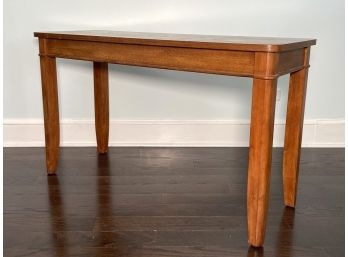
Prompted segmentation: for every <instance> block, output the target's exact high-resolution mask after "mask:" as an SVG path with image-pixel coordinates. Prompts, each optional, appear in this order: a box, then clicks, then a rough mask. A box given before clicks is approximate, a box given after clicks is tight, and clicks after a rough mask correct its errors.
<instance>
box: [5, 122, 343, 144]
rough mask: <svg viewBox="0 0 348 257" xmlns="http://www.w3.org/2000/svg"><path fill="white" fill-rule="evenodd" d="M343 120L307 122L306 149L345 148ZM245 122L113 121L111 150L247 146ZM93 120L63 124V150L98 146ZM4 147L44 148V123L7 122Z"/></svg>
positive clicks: (279, 131)
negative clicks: (69, 147)
mask: <svg viewBox="0 0 348 257" xmlns="http://www.w3.org/2000/svg"><path fill="white" fill-rule="evenodd" d="M344 124H345V123H344V120H342V119H335V120H305V122H304V131H303V139H302V146H303V147H344ZM284 128H285V126H284V121H276V122H275V127H274V146H276V147H280V146H283V141H284ZM248 143H249V121H246V120H227V121H217V120H208V121H206V120H203V121H197V120H189V121H187V120H186V121H178V120H173V121H164V120H145V121H140V120H111V121H110V136H109V144H110V146H217V147H218V146H226V147H232V146H248ZM95 145H96V141H95V132H94V121H93V120H62V121H61V146H95ZM4 146H5V147H29V146H34V147H36V146H44V126H43V121H42V120H28V119H23V120H13V119H7V120H5V121H4Z"/></svg>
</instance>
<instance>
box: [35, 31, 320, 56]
mask: <svg viewBox="0 0 348 257" xmlns="http://www.w3.org/2000/svg"><path fill="white" fill-rule="evenodd" d="M34 36H35V37H39V38H50V39H66V40H80V41H81V40H82V41H92V42H108V43H119V44H140V45H155V46H172V47H189V48H202V49H221V50H236V51H262V52H281V51H289V50H294V49H299V48H304V47H309V46H311V45H315V44H316V39H304V38H281V37H244V36H217V35H196V34H170V33H152V32H151V33H150V32H128V31H108V30H84V31H54V32H35V33H34Z"/></svg>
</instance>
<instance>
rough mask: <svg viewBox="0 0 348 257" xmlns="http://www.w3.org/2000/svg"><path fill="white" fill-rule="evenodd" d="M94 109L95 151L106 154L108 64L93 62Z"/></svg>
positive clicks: (107, 134) (107, 133) (107, 135)
mask: <svg viewBox="0 0 348 257" xmlns="http://www.w3.org/2000/svg"><path fill="white" fill-rule="evenodd" d="M93 71H94V109H95V130H96V137H97V149H98V152H99V153H107V151H108V143H109V74H108V64H107V63H105V62H104V63H100V62H94V63H93Z"/></svg>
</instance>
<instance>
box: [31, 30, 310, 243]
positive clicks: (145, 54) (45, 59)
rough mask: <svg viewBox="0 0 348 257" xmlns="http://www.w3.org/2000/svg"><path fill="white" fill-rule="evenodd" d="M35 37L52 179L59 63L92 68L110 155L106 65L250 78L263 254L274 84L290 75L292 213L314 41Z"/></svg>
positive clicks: (254, 220) (253, 227) (253, 219)
mask: <svg viewBox="0 0 348 257" xmlns="http://www.w3.org/2000/svg"><path fill="white" fill-rule="evenodd" d="M34 35H35V37H38V38H39V48H40V63H41V80H42V95H43V109H44V121H45V141H46V163H47V172H48V174H55V172H56V169H57V162H58V153H59V112H58V94H57V71H56V58H57V57H58V58H69V59H78V60H85V61H92V62H93V68H94V100H95V128H96V138H97V145H98V147H97V148H98V152H99V153H106V152H107V151H108V137H109V95H108V94H109V93H108V63H116V64H125V65H134V66H142V67H153V68H160V69H170V70H181V71H191V72H201V73H213V74H223V75H229V76H243V77H251V78H253V89H252V110H251V128H250V147H249V167H248V186H247V187H248V189H247V213H248V215H247V219H248V239H249V240H248V241H249V244H250V245H252V246H255V247H258V246H262V244H263V242H264V236H265V228H266V220H267V209H268V195H269V180H270V169H271V159H272V142H273V127H274V111H275V103H276V88H277V78H278V77H279V76H281V75H283V74H287V73H290V85H289V96H288V108H287V117H286V129H285V143H284V157H283V158H284V159H283V184H284V202H285V205H287V206H291V207H294V206H295V202H296V190H297V179H298V170H299V162H300V149H301V138H302V126H303V115H304V107H305V95H306V86H307V75H308V67H309V53H310V47H311V46H312V45H315V43H316V40H315V39H293V38H261V37H233V36H205V35H183V34H162V33H138V32H118V31H69V32H35V33H34Z"/></svg>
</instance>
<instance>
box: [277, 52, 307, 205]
mask: <svg viewBox="0 0 348 257" xmlns="http://www.w3.org/2000/svg"><path fill="white" fill-rule="evenodd" d="M308 65H309V48H306V49H305V55H304V66H306V67H308ZM307 76H308V68H303V69H301V70H299V71H296V72H293V73H291V74H290V86H289V95H288V110H287V115H286V129H285V142H284V160H283V186H284V203H285V205H287V206H290V207H295V204H296V192H297V182H298V171H299V165H300V153H301V139H302V128H303V117H304V108H305V100H306V90H307Z"/></svg>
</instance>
